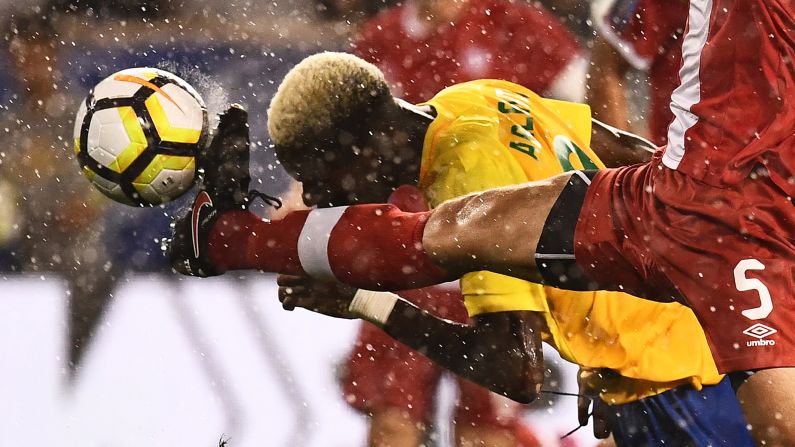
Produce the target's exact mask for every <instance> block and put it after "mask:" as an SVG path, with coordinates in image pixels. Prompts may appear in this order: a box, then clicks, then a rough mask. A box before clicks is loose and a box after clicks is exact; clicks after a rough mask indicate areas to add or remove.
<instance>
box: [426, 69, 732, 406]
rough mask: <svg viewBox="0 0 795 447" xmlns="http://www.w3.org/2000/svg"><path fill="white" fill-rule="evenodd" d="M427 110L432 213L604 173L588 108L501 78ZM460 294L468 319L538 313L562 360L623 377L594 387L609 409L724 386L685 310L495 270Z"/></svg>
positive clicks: (436, 101) (445, 94)
mask: <svg viewBox="0 0 795 447" xmlns="http://www.w3.org/2000/svg"><path fill="white" fill-rule="evenodd" d="M424 104H427V105H430V106H432V107H433V108H434V109H435V111H436V118H435V119H434V121H433V122H432V123H431V125H430V127H429V128H428V131H427V133H426V135H425V140H424V146H423V153H422V164H421V168H420V181H419V187H420V189H421V190H422V191H423V193H424V194H425V195H426V198H427V199H428V202H429V203H430V204H431V206H432V207H435V206H437V205H439V204H440V203H441V202H444V201H445V200H449V199H452V198H455V197H460V196H463V195H466V194H470V193H473V192H478V191H483V190H486V189H490V188H495V187H500V186H507V185H515V184H518V183H525V182H528V181H534V180H542V179H545V178H548V177H551V176H554V175H556V174H561V173H563V172H566V171H570V170H575V169H601V168H604V165H603V164H602V162H601V161H600V160H599V158H598V157H597V156H596V154H594V153H593V151H591V149H590V137H591V112H590V108H589V107H588V106H587V105H584V104H575V103H569V102H563V101H556V100H551V99H546V98H542V97H540V96H538V95H537V94H535V93H533V92H532V91H530V90H528V89H526V88H524V87H522V86H519V85H517V84H513V83H510V82H506V81H499V80H478V81H471V82H466V83H462V84H457V85H454V86H452V87H448V88H446V89H444V90H442V91H441V92H439V93H438V94H437V95H436V96H434V97H433V98H432V99H431V100H429V101H428V102H426V103H424ZM461 290H462V293H463V295H464V300H465V305H466V308H467V311H468V312H469V315H470V316H475V315H479V314H483V313H491V312H503V311H536V312H542V313H543V314H544V317H545V320H546V323H547V328H548V331H547V333H546V334H545V341H547V342H548V343H550V344H551V345H553V346H554V347H555V348H556V349H557V350H558V352H559V353H560V354H561V356H562V357H563V358H565V359H567V360H569V361H572V362H574V363H577V364H578V365H580V366H582V367H583V368H586V369H588V368H609V369H612V370H614V371H615V372H617V373H618V374H619V376H616V377H613V378H610V379H604V380H602V381H601V382H600V383H599V384H597V386H598V387H599V388H600V389H602V390H603V391H604V392H603V393H602V398H603V399H605V401H607V402H609V403H625V402H630V401H633V400H637V399H640V398H642V397H646V396H651V395H654V394H658V393H661V392H663V391H666V390H668V389H671V388H673V387H676V386H679V385H681V384H684V383H691V384H692V385H694V386H695V387H696V388H700V387H701V385H702V384H715V383H718V382H719V381H720V380H721V379H722V376H721V375H720V374H719V373H718V371H717V368H716V366H715V363H714V361H713V359H712V354H711V353H710V350H709V346H708V345H707V341H706V338H705V336H704V332H703V330H702V329H701V326H700V325H699V323H698V321H697V320H696V318H695V315H694V314H693V312H692V311H691V310H690V309H689V308H687V307H685V306H683V305H681V304H678V303H655V302H652V301H647V300H643V299H640V298H636V297H633V296H630V295H626V294H623V293H618V292H604V291H599V292H571V291H564V290H558V289H554V288H551V287H544V286H541V285H539V284H533V283H530V282H527V281H523V280H520V279H517V278H512V277H508V276H504V275H499V274H496V273H492V272H474V273H469V274H467V275H465V276H464V277H463V278H462V279H461Z"/></svg>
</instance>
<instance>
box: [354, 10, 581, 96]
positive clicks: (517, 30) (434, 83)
mask: <svg viewBox="0 0 795 447" xmlns="http://www.w3.org/2000/svg"><path fill="white" fill-rule="evenodd" d="M353 50H354V51H353V52H354V54H356V55H358V56H360V57H361V58H363V59H365V60H367V61H370V62H372V63H374V64H375V65H376V66H378V67H379V68H381V70H383V72H384V75H385V76H386V79H387V80H388V81H389V83H390V87H391V88H392V91H393V93H394V94H395V96H397V97H400V98H404V99H406V100H407V101H411V102H419V101H424V100H426V99H428V98H430V97H432V96H433V95H435V94H436V93H437V92H439V91H440V90H441V89H442V88H444V87H447V86H449V85H453V84H457V83H460V82H464V81H470V80H473V79H503V80H506V81H510V82H514V83H517V84H519V85H522V86H524V87H527V88H529V89H531V90H533V91H536V92H540V93H542V94H543V95H544V96H547V97H552V98H558V99H565V100H570V101H581V100H582V98H583V96H584V83H583V79H584V78H585V72H586V70H587V65H588V64H587V61H586V60H585V58H583V57H582V56H581V52H580V49H579V46H578V44H577V41H576V40H575V39H574V36H573V35H572V34H571V32H569V30H567V29H566V27H565V26H563V25H562V24H561V23H560V21H559V20H558V19H557V18H556V17H555V16H554V15H553V14H551V13H549V12H548V11H547V10H545V9H544V8H542V7H541V6H536V5H535V4H528V3H524V2H511V1H508V0H458V1H441V0H410V1H406V2H403V4H402V5H400V6H396V7H394V8H390V9H388V10H385V11H383V12H381V13H380V14H379V15H377V16H376V17H375V18H373V19H372V20H370V21H368V22H367V23H365V24H364V25H363V26H362V29H361V32H360V34H359V37H358V38H357V39H354V43H353Z"/></svg>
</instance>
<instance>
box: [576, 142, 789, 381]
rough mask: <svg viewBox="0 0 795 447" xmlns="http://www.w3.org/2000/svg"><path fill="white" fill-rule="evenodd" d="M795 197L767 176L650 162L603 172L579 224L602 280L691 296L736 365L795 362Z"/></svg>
mask: <svg viewBox="0 0 795 447" xmlns="http://www.w3.org/2000/svg"><path fill="white" fill-rule="evenodd" d="M794 238H795V206H793V203H792V201H791V199H790V198H788V197H787V196H786V194H784V193H783V191H782V190H781V189H779V188H777V187H776V186H775V185H774V183H773V182H772V181H770V179H769V178H768V177H766V176H764V175H754V176H752V177H749V178H748V179H747V180H746V181H744V182H743V183H741V184H737V185H734V186H732V187H731V188H717V187H713V186H710V185H707V184H705V183H702V182H699V181H697V180H694V179H693V178H691V177H688V176H686V175H684V174H682V173H680V172H678V171H675V170H672V169H669V168H666V167H665V166H663V165H662V164H661V163H660V157H659V156H655V158H654V160H653V161H652V162H651V163H650V164H647V165H637V166H629V167H625V168H618V169H608V170H604V171H601V172H599V173H598V174H597V175H596V177H594V179H593V182H592V183H591V186H590V187H589V188H588V190H587V192H586V196H585V201H584V203H583V207H582V211H581V212H580V216H579V220H578V223H577V228H576V231H575V237H574V242H575V244H574V245H575V248H574V250H575V257H576V262H577V265H579V266H580V267H581V268H582V269H584V270H585V272H586V274H587V275H588V276H589V277H590V278H591V279H593V280H594V281H596V282H597V283H599V284H601V285H608V284H609V285H612V286H613V287H615V286H620V287H621V288H622V289H623V290H626V291H629V292H633V291H634V292H636V293H640V294H643V295H645V296H655V295H656V296H659V297H670V296H678V297H681V298H682V299H683V301H684V302H685V303H686V304H687V305H689V306H690V307H691V308H692V309H693V311H694V312H695V314H696V316H697V317H698V319H699V321H700V322H701V325H702V327H703V328H704V332H705V333H706V335H707V339H708V341H709V343H710V346H711V348H712V354H713V357H714V358H715V362H716V364H717V365H718V369H719V370H720V371H721V372H724V373H727V372H731V371H742V370H750V369H759V368H770V367H782V366H795V239H794Z"/></svg>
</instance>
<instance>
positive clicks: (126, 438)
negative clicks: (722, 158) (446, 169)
mask: <svg viewBox="0 0 795 447" xmlns="http://www.w3.org/2000/svg"><path fill="white" fill-rule="evenodd" d="M591 6H592V5H591V4H590V2H588V1H584V0H557V1H556V0H546V1H542V2H531V1H525V0H512V1H508V0H505V1H498V0H490V1H481V0H468V1H455V0H444V1H442V0H417V1H411V0H409V1H403V2H398V1H394V0H316V1H312V0H273V1H267V2H265V1H262V2H260V1H254V0H224V1H221V0H209V1H199V0H181V1H167V0H161V1H158V0H108V1H103V0H86V1H38V0H29V1H25V2H18V1H17V2H14V1H9V0H0V36H2V40H1V41H0V111H1V112H0V120H2V123H0V135H2V140H1V141H2V142H3V144H2V145H0V334H1V335H2V338H0V339H2V340H3V341H2V343H0V363H1V364H2V365H3V367H2V369H0V402H3V403H4V405H3V408H2V409H0V446H6V445H9V446H10V445H14V446H22V445H31V446H39V445H41V446H43V445H69V446H71V445H75V446H78V445H79V446H127V445H129V446H133V445H135V446H142V445H147V446H175V445H190V446H194V445H204V446H213V445H219V444H221V443H223V442H224V441H228V444H227V445H229V446H254V445H258V446H361V445H366V442H367V441H366V439H367V437H368V416H370V415H368V414H367V410H365V411H362V408H361V406H360V405H355V403H354V402H353V401H354V400H356V399H355V398H352V397H351V396H346V394H345V393H344V392H343V387H341V385H340V383H339V382H340V380H341V379H340V378H341V377H342V376H344V375H345V374H344V372H345V368H346V363H347V361H348V360H347V359H348V357H349V355H350V352H351V349H352V346H353V345H354V343H355V340H356V337H357V331H358V330H359V323H357V322H353V321H341V320H333V319H330V318H327V317H323V316H320V315H314V314H310V313H309V312H305V311H301V310H298V311H295V312H285V311H283V310H282V309H281V306H280V304H279V303H278V300H277V298H276V285H275V281H274V278H273V277H272V276H270V275H262V274H255V273H249V274H245V275H227V276H225V277H223V278H222V279H214V280H207V281H195V280H189V279H185V278H181V277H178V276H177V275H176V274H174V273H172V272H171V269H170V267H169V266H168V264H167V262H166V259H165V257H164V256H163V255H162V254H161V252H160V249H159V238H162V237H164V236H167V235H168V234H169V228H168V224H169V222H170V219H171V216H172V214H173V213H175V212H176V211H177V210H178V209H179V208H180V207H181V206H184V203H180V202H179V201H177V202H176V203H171V204H168V205H166V206H161V207H156V208H148V209H135V208H131V207H126V206H124V205H120V204H117V203H114V202H112V201H110V200H108V199H106V198H104V197H103V196H101V195H100V194H99V193H98V192H96V191H94V190H92V189H91V187H90V185H89V183H88V181H86V180H85V178H83V177H82V174H81V173H80V170H79V168H78V164H77V161H76V160H74V158H73V156H72V149H71V147H72V128H73V126H74V123H73V119H74V114H75V113H76V111H77V106H78V104H79V102H80V101H81V100H82V99H83V98H84V97H85V95H86V94H87V93H88V91H89V89H90V88H91V87H92V86H93V85H95V84H96V83H97V82H99V81H100V80H101V79H103V78H104V77H106V76H108V75H110V74H111V73H113V72H115V71H118V70H121V69H124V68H128V67H135V66H156V67H159V68H163V69H166V70H168V71H171V72H174V73H176V74H177V75H179V76H181V77H183V78H184V79H186V80H187V81H188V82H190V83H191V84H192V85H193V86H194V87H196V88H197V90H198V91H199V92H200V93H201V94H202V95H203V97H204V100H205V102H206V103H207V105H208V109H209V112H210V116H211V117H214V116H215V114H216V113H218V112H219V111H220V110H221V109H222V108H223V107H224V106H225V105H227V104H229V103H231V102H239V103H242V104H243V105H244V106H246V108H247V109H248V110H249V112H250V115H251V124H252V133H253V135H252V137H253V141H252V143H253V145H254V147H253V152H252V157H253V167H254V173H253V175H254V181H255V182H256V185H255V187H256V188H258V189H260V190H262V191H264V192H266V193H269V194H272V195H281V196H284V197H285V198H286V199H287V200H288V202H290V201H291V200H292V201H296V200H297V199H298V197H297V195H296V194H295V191H296V185H294V184H293V183H292V182H291V180H290V179H289V177H288V176H287V175H286V174H285V173H284V172H283V170H282V169H281V168H280V167H279V164H278V162H277V160H276V159H275V157H274V154H273V151H272V149H271V146H270V142H269V140H268V136H267V133H266V119H267V117H266V110H267V105H268V103H269V101H270V98H271V96H272V94H273V93H274V92H275V89H276V87H277V86H278V84H279V82H280V80H281V78H282V77H283V76H284V74H285V73H286V72H287V71H288V70H289V69H290V68H291V67H292V66H293V65H295V64H296V63H297V62H298V61H300V60H301V59H302V58H303V57H305V56H307V55H309V54H312V53H315V52H318V51H322V50H338V51H339V50H344V51H353V52H356V53H357V54H359V55H361V56H362V57H365V58H368V59H370V60H372V61H373V62H374V63H376V64H378V65H379V66H381V67H382V69H383V70H384V71H385V72H386V73H387V76H388V78H389V80H390V81H391V82H392V83H393V88H394V90H395V92H396V93H397V94H400V95H403V96H405V97H407V99H410V100H413V101H420V100H422V99H424V98H425V97H427V96H428V95H432V94H433V93H434V92H435V91H438V90H439V89H441V88H443V87H444V86H445V85H449V84H451V83H454V82H460V81H464V80H467V79H474V78H482V77H502V78H505V79H508V80H512V81H514V82H519V83H522V84H524V85H526V86H528V87H530V88H532V89H534V90H536V91H538V92H539V93H546V94H549V95H552V96H558V97H561V98H565V99H570V100H578V101H583V100H584V97H585V94H586V72H587V71H588V61H589V58H590V57H591V54H592V50H593V48H594V40H595V38H596V36H597V35H598V33H597V32H596V29H595V28H596V27H595V26H594V21H593V20H592V18H591ZM492 11H504V13H501V14H493V13H492ZM484 17H491V18H490V19H488V20H485V21H484V20H482V19H483V18H484ZM478 36H481V37H480V38H477V37H478ZM529 49H532V52H533V53H535V55H536V56H539V57H540V59H538V60H539V62H534V61H529V60H528V61H525V62H522V61H523V60H524V57H525V56H524V55H523V54H524V53H523V51H528V50H529ZM502 51H504V52H505V53H501V52H502ZM533 57H535V56H533ZM644 76H645V75H644V74H643V73H642V72H639V71H627V72H626V74H625V77H624V78H623V79H624V80H623V87H628V89H627V90H628V91H629V92H630V95H629V96H630V97H631V98H632V101H630V104H629V107H630V110H634V111H635V112H632V113H630V114H629V115H628V116H632V117H633V118H631V119H626V118H625V122H624V123H618V124H625V126H624V127H626V126H630V127H633V128H634V129H635V130H636V131H640V132H645V126H646V124H645V121H644V114H643V113H642V112H639V111H638V110H642V108H643V107H644V104H645V101H646V99H645V98H646V96H647V95H646V93H645V92H644V91H643V89H642V87H640V86H642V85H645V82H644V81H643V80H644V79H645V78H644ZM212 124H213V121H212V118H211V125H212ZM368 346H369V345H368ZM368 349H369V348H368ZM546 355H547V357H548V366H549V371H548V373H549V374H548V376H549V377H548V380H547V383H546V384H545V389H549V390H562V391H567V392H576V390H577V386H576V380H575V375H576V367H574V366H573V365H570V364H567V363H565V362H563V361H561V360H560V359H559V357H557V355H556V354H555V353H554V352H553V351H552V350H549V351H548V352H547V353H546ZM423 392H426V393H432V394H433V396H432V399H430V401H431V402H432V405H431V406H430V408H429V409H428V410H427V415H424V416H423V419H424V420H423V422H422V431H423V443H422V445H425V446H448V445H455V441H454V435H453V433H454V431H455V428H454V427H455V423H457V422H456V420H457V416H456V415H457V414H458V413H459V411H458V410H460V408H459V407H460V406H461V403H460V393H461V392H462V391H461V390H460V389H459V387H457V386H456V384H455V382H454V381H453V380H451V379H449V378H448V377H446V376H444V375H443V376H442V377H441V378H438V380H436V381H435V382H434V383H433V386H431V387H429V388H428V389H426V390H424V391H423ZM575 404H576V399H575V398H573V397H556V396H554V395H551V394H546V395H544V396H543V398H542V399H541V400H540V401H539V402H537V403H535V404H533V405H532V406H530V407H527V408H522V409H521V410H520V411H519V412H518V413H517V415H516V417H515V418H514V419H511V421H512V422H511V424H513V425H511V430H514V429H515V430H517V431H516V433H519V432H520V431H523V432H527V433H525V434H526V437H525V438H523V439H525V441H523V442H524V444H521V445H545V446H546V445H550V446H555V445H567V446H591V445H596V441H595V440H594V439H593V438H592V436H591V434H590V429H589V428H584V429H581V430H580V431H578V432H577V433H575V434H574V435H573V436H571V437H569V438H566V439H565V440H563V441H561V440H560V439H559V438H560V436H561V435H563V434H565V433H566V432H568V431H569V430H570V429H573V428H575V427H576V426H577V422H576V406H575ZM520 438H521V436H520V435H517V442H519V441H518V439H520ZM517 445H520V444H518V443H517Z"/></svg>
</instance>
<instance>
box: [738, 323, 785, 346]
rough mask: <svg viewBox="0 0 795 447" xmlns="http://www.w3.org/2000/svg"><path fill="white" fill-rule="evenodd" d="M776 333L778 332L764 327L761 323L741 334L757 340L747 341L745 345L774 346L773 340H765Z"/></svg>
mask: <svg viewBox="0 0 795 447" xmlns="http://www.w3.org/2000/svg"><path fill="white" fill-rule="evenodd" d="M776 332H778V331H777V330H775V329H773V328H772V327H770V326H765V325H764V324H762V323H756V324H755V325H753V326H751V327H749V328H748V329H746V330H744V331H743V334H745V335H748V336H750V337H754V338H756V339H757V340H750V341H747V342H746V345H748V346H774V345H775V344H776V341H775V340H765V338H766V337H769V336H771V335H773V334H775V333H776Z"/></svg>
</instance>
